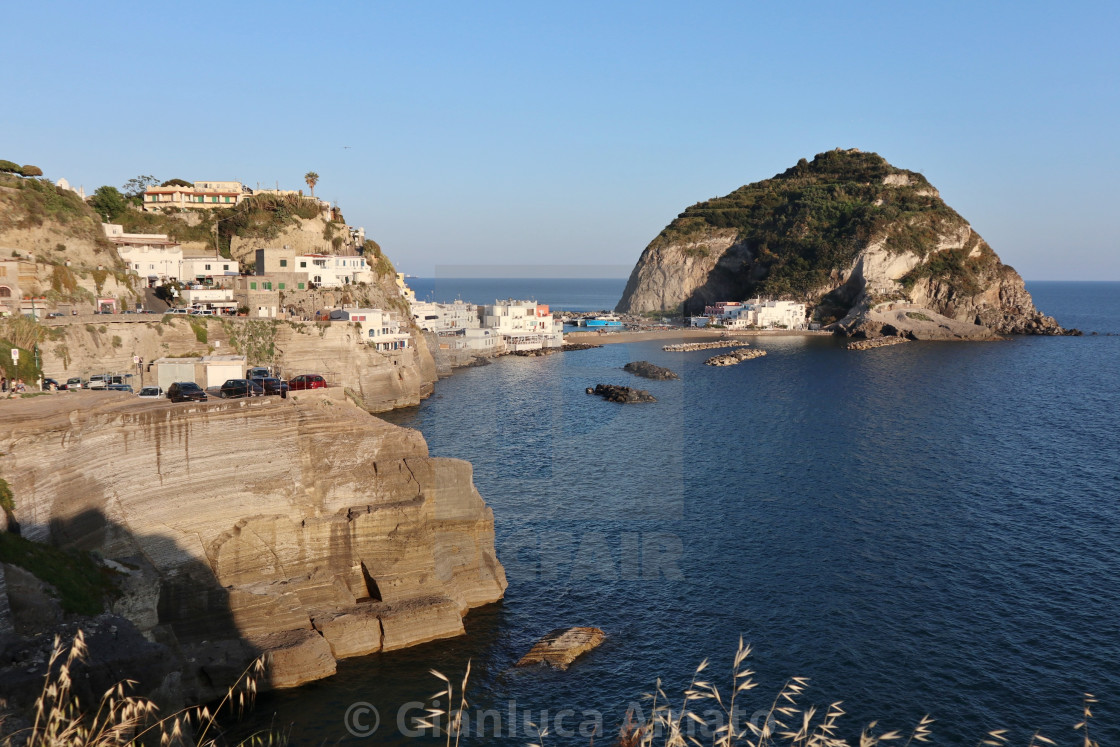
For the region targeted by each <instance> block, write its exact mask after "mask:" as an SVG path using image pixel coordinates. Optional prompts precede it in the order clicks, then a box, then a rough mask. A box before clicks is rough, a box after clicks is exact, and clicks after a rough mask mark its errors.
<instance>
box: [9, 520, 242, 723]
mask: <svg viewBox="0 0 1120 747" xmlns="http://www.w3.org/2000/svg"><path fill="white" fill-rule="evenodd" d="M47 529H48V532H49V538H48V541H49V544H51V545H53V546H55V547H57V548H60V549H64V550H84V551H88V552H91V553H93V554H95V555H97V556H99V557H101V558H104V559H106V561H108V562H107V564H108V565H109V566H110V567H111V568H113V569H114V570H115V571H116V573H114V574H113V580H114V582H115V585H116V586H117V587H118V589H119V592H120V594H119V596H116V597H115V598H112V599H107V600H106V608H107V613H105V614H102V615H99V616H97V617H94V618H88V617H85V618H82V617H78V616H73V615H70V616H67V617H66V619H65V620H64V621H62V622H61V624H59V625H56V626H55V629H54V630H47V631H41V630H37V631H35V633H36V634H37V635H35V636H34V639H32V638H30V637H29V636H28V634H30V633H31V631H29V630H23V631H20V630H18V629H17V632H22V633H24V634H25V636H28V637H26V638H24V639H23V640H22V641H17V642H16V643H15V644H14V645H9V646H8V647H7V649H6V650H5V652H4V656H3V661H0V666H3V667H5V668H9V667H12V665H13V664H17V663H19V661H20V660H21V658H22V659H23V660H31V661H36V660H43V659H44V657H43V656H42V654H43V649H44V646H46V648H47V649H49V642H50V641H51V640H52V638H53V636H52V635H41V634H39V633H42V632H46V633H48V634H49V633H57V634H59V635H60V637H61V638H62V639H63V641H64V642H65V641H68V640H70V639H72V638H73V636H74V634H75V632H76V631H77V630H78V629H79V628H80V629H81V630H82V631H83V635H84V636H85V639H86V644H87V647H88V651H89V655H88V657H87V659H88V660H87V661H86V662H85V663H84V664H82V665H81V671H79V672H78V674H77V676H76V677H74V679H75V681H76V682H79V683H81V691H80V692H78V693H77V694H78V695H79V697H81V698H82V702H83V703H95V702H97V700H98V699H99V698H100V697H101V694H102V693H104V692H106V691H107V690H108V689H109V688H111V687H113V686H114V685H115V684H117V683H118V682H120V681H122V680H124V679H131V680H135V681H136V683H137V684H136V686H135V688H134V689H133V690H132V692H133V693H134V694H139V695H144V696H146V697H150V698H152V699H153V700H155V701H156V702H157V703H158V704H160V705H161V710H164V711H165V712H166V710H167V708H168V707H171V708H174V709H177V708H180V707H182V706H183V705H185V704H192V703H204V702H208V701H211V700H214V699H216V698H220V697H222V696H224V695H225V693H226V692H227V690H228V688H229V687H231V686H232V685H233V684H234V683H235V682H236V681H237V680H238V679H239V678H240V677H241V675H242V673H243V672H244V671H245V669H246V667H248V666H249V665H250V664H251V663H252V661H253V660H254V659H255V658H256V657H257V656H258V655H259V654H260V651H259V650H258V649H257V648H255V647H254V646H253V645H251V644H250V643H249V642H248V641H246V640H245V639H244V638H243V637H242V636H241V635H240V633H239V631H238V629H237V626H236V625H235V622H234V617H233V613H232V611H231V609H230V605H229V599H228V593H227V591H226V590H225V589H224V588H222V586H221V585H220V584H219V582H218V580H217V578H216V577H215V576H214V573H213V571H211V569H210V567H209V566H208V565H206V564H205V563H203V562H201V561H199V560H198V559H196V558H194V557H192V556H191V555H190V553H188V552H187V551H186V550H185V549H184V548H182V547H180V546H178V544H177V543H176V542H175V541H173V540H171V539H169V538H168V537H164V536H160V535H154V534H151V535H137V534H134V533H133V532H132V531H130V530H129V529H128V528H127V527H124V526H122V525H120V524H117V523H114V522H112V521H110V520H109V519H108V518H107V517H106V516H105V515H104V514H103V513H102V512H101V511H99V510H97V509H87V510H84V511H81V512H79V513H76V514H74V515H73V516H70V517H66V518H56V519H52V520H51V521H50V524H49V525H48V527H47ZM161 569H162V570H161ZM15 613H16V610H13V617H14V616H15ZM32 641H33V642H34V645H33V646H32V648H34V649H36V650H35V651H31V652H29V651H28V646H29V645H31V643H32ZM44 642H46V643H44ZM25 670H26V668H25ZM44 671H45V670H43V669H42V668H39V669H38V670H36V672H35V673H34V676H33V677H28V678H27V679H29V680H31V681H34V682H35V685H34V686H33V687H32V691H30V692H29V693H28V692H24V693H21V694H22V695H24V696H26V695H28V694H30V696H31V697H35V695H37V694H38V691H39V687H40V686H41V683H42V677H43V673H44ZM27 674H29V675H30V674H31V672H29V671H28V672H27ZM3 678H4V679H5V683H4V685H5V686H4V687H3V688H2V689H3V691H5V693H11V692H13V691H14V690H16V689H17V688H18V687H19V685H18V684H17V683H15V682H14V681H8V677H7V672H4V675H3ZM27 684H30V683H27ZM25 689H26V688H25ZM25 699H26V698H25V697H19V698H18V700H25Z"/></svg>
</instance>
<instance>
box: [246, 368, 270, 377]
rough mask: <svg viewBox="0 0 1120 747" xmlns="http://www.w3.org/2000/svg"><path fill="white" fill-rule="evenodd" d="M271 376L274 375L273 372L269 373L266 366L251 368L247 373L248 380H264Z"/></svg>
mask: <svg viewBox="0 0 1120 747" xmlns="http://www.w3.org/2000/svg"><path fill="white" fill-rule="evenodd" d="M271 375H272V372H271V371H269V370H268V369H267V368H265V367H264V366H254V367H253V368H250V369H249V370H248V371H247V372H246V374H245V378H246V379H263V378H265V377H267V376H271Z"/></svg>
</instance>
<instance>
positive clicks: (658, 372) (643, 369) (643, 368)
mask: <svg viewBox="0 0 1120 747" xmlns="http://www.w3.org/2000/svg"><path fill="white" fill-rule="evenodd" d="M622 370H624V371H629V372H630V373H632V374H634V375H635V376H641V377H642V378H643V379H654V380H655V381H665V380H668V379H679V378H680V376H677V375H676V374H675V373H673V372H672V371H670V370H669V369H667V368H665V367H664V366H658V365H655V364H653V363H650V362H649V361H631V362H629V363H627V364H626V365H625V366H623V367H622Z"/></svg>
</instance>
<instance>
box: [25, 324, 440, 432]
mask: <svg viewBox="0 0 1120 747" xmlns="http://www.w3.org/2000/svg"><path fill="white" fill-rule="evenodd" d="M137 318H138V319H143V318H144V317H137ZM49 326H50V329H51V330H52V331H53V332H54V334H53V335H52V338H51V339H50V340H47V341H45V342H43V343H42V345H41V349H42V351H43V372H44V374H45V375H46V376H51V377H53V378H55V379H58V380H60V381H65V380H66V379H67V378H68V377H70V376H82V377H86V378H88V377H89V376H90V375H91V374H99V373H106V372H133V373H135V370H136V367H135V366H134V365H133V364H132V357H133V356H139V357H141V358H143V359H144V360H145V361H147V362H149V363H150V362H151V361H154V360H156V359H157V358H160V357H163V356H186V355H225V354H234V353H240V354H244V355H246V356H248V358H249V364H250V365H263V364H267V363H269V362H270V361H271V362H275V363H277V364H279V365H280V366H282V368H283V372H284V375H285V376H286V377H287V378H291V377H292V376H297V375H299V374H302V373H320V374H324V375H325V376H327V379H328V381H329V382H330V383H331V384H332V385H337V386H339V387H341V388H343V389H344V390H346V391H348V392H350V394H351V395H352V396H353V397H354V399H355V400H356V401H357V402H358V403H359V404H360V405H361V406H362V407H363V408H364V409H366V410H369V411H370V412H383V411H386V410H391V409H393V408H395V407H408V406H412V405H418V404H420V400H422V399H423V398H425V397H427V396H428V395H430V394H431V392H432V385H433V383H434V382H435V381H436V379H437V373H436V368H435V362H434V361H433V360H432V356H431V353H430V352H429V350H428V347H427V346H426V345H425V344H424V341H423V338H422V337H420V335H419V334H414V335H413V347H412V348H409V349H407V350H402V351H399V352H395V353H381V352H377V351H376V350H374V349H373V348H372V347H371V346H370V345H369V344H367V343H366V342H365V341H364V340H363V339H361V336H360V334H359V333H358V330H356V329H354V328H353V327H352V326H350V325H348V324H343V323H332V324H323V325H319V324H314V323H310V322H293V323H289V322H281V321H274V320H265V319H260V320H257V319H214V318H207V317H190V318H184V317H174V316H166V317H163V318H159V319H152V320H149V321H129V322H107V323H104V324H100V323H99V324H84V323H72V322H71V321H70V320H69V319H63V320H61V321H60V322H53V321H52V322H50V325H49ZM154 380H155V376H154V373H152V374H146V377H145V382H147V383H152V382H154ZM136 383H137V384H139V381H137V382H136Z"/></svg>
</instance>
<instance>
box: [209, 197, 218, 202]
mask: <svg viewBox="0 0 1120 747" xmlns="http://www.w3.org/2000/svg"><path fill="white" fill-rule="evenodd" d="M217 201H218V198H217V197H211V198H210V202H217Z"/></svg>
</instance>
